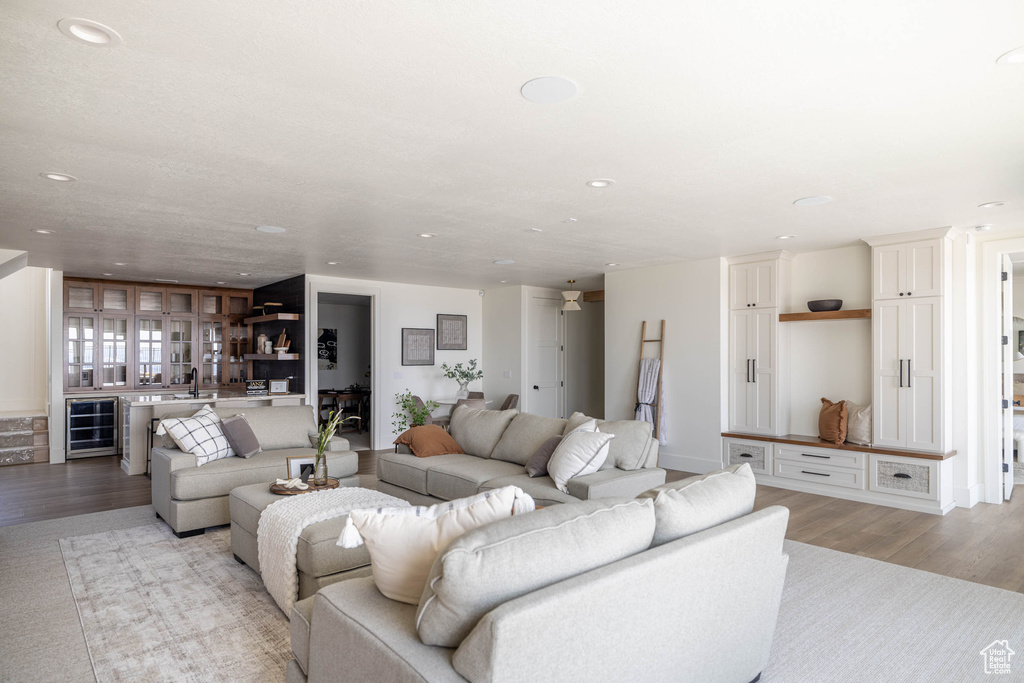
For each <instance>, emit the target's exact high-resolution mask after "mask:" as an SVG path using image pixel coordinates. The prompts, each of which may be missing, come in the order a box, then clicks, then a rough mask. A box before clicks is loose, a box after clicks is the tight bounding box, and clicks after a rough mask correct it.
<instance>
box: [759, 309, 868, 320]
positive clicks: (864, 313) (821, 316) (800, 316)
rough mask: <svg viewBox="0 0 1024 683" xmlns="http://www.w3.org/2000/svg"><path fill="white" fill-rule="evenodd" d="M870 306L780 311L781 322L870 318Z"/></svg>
mask: <svg viewBox="0 0 1024 683" xmlns="http://www.w3.org/2000/svg"><path fill="white" fill-rule="evenodd" d="M870 317H871V309H870V308H853V309H850V310H848V311H821V312H819V313H811V312H810V311H808V312H807V313H780V314H779V322H780V323H791V322H796V321H797V320H855V319H857V318H870Z"/></svg>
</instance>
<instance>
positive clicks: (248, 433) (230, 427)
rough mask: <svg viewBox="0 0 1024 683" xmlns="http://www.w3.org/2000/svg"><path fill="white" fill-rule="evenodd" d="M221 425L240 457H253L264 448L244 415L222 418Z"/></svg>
mask: <svg viewBox="0 0 1024 683" xmlns="http://www.w3.org/2000/svg"><path fill="white" fill-rule="evenodd" d="M220 426H221V429H223V430H224V436H225V437H227V440H228V443H229V444H231V450H233V451H234V452H235V455H237V456H238V457H240V458H251V457H252V456H254V455H256V454H257V453H259V452H260V451H261V450H263V449H262V448H260V442H259V441H258V440H257V439H256V434H255V433H253V431H252V427H250V426H249V423H248V422H247V421H246V419H245V416H244V415H235V416H234V417H228V418H225V419H223V420H221V423H220Z"/></svg>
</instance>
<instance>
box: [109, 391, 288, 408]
mask: <svg viewBox="0 0 1024 683" xmlns="http://www.w3.org/2000/svg"><path fill="white" fill-rule="evenodd" d="M183 393H184V392H183ZM289 396H303V397H304V396H305V394H299V393H288V394H273V395H272V396H247V395H245V394H235V393H220V392H200V394H199V397H198V398H196V397H194V396H180V395H176V394H142V395H134V394H122V395H121V397H120V398H121V403H122V404H123V403H127V404H128V405H130V406H155V405H166V404H170V403H221V402H223V401H270V400H272V399H275V398H287V397H289Z"/></svg>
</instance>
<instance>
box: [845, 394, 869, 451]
mask: <svg viewBox="0 0 1024 683" xmlns="http://www.w3.org/2000/svg"><path fill="white" fill-rule="evenodd" d="M846 418H847V419H846V441H847V442H849V443H855V444H858V445H861V446H870V445H871V405H870V404H869V405H866V406H860V405H857V404H856V403H854V402H852V401H847V402H846Z"/></svg>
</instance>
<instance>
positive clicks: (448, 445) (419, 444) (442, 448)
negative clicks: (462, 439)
mask: <svg viewBox="0 0 1024 683" xmlns="http://www.w3.org/2000/svg"><path fill="white" fill-rule="evenodd" d="M395 443H396V444H399V443H400V444H404V445H406V446H408V447H409V450H411V451H412V454H413V455H415V456H416V457H417V458H429V457H430V456H432V455H445V454H447V453H465V451H464V450H462V447H461V446H459V444H458V442H457V441H455V439H453V438H452V435H451V434H449V433H448V432H446V431H444V429H442V428H441V427H440V426H438V425H422V426H419V427H412V428H411V429H407V430H406V431H405V432H404V433H403V434H402V435H401V436H399V437H398V438H397V439H395Z"/></svg>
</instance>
